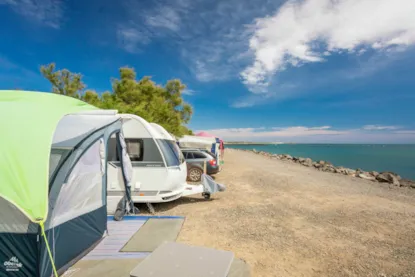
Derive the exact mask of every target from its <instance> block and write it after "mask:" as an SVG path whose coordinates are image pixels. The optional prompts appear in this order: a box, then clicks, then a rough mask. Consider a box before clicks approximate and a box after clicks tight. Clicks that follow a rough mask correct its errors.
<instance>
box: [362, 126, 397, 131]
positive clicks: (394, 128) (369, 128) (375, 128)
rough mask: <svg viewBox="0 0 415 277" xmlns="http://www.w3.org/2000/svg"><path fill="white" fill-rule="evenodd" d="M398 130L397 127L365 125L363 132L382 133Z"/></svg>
mask: <svg viewBox="0 0 415 277" xmlns="http://www.w3.org/2000/svg"><path fill="white" fill-rule="evenodd" d="M396 129H399V127H398V126H382V125H365V126H363V130H368V131H383V130H396Z"/></svg>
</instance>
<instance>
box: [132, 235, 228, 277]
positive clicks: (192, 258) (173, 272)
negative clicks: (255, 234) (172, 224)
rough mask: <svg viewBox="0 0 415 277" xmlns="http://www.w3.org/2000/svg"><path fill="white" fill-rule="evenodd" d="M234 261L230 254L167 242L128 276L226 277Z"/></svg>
mask: <svg viewBox="0 0 415 277" xmlns="http://www.w3.org/2000/svg"><path fill="white" fill-rule="evenodd" d="M233 258H234V254H233V253H232V252H230V251H224V250H216V249H213V248H207V247H201V246H192V245H187V244H183V243H177V242H166V243H163V244H162V245H160V247H158V248H157V249H156V250H155V251H154V252H153V253H151V254H150V255H149V256H148V257H147V258H145V260H143V261H141V262H140V263H139V264H138V265H137V267H135V268H134V269H133V270H132V271H131V274H130V275H131V277H165V276H170V277H183V276H189V277H190V276H192V277H193V276H194V277H226V276H228V273H229V269H230V268H231V264H232V261H233ZM160 265H163V266H160Z"/></svg>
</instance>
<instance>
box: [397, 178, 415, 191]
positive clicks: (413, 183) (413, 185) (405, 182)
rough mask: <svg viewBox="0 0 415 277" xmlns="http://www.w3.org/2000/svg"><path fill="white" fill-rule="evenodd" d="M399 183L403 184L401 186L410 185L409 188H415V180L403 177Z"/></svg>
mask: <svg viewBox="0 0 415 277" xmlns="http://www.w3.org/2000/svg"><path fill="white" fill-rule="evenodd" d="M399 183H400V184H401V187H408V188H413V189H415V181H411V180H408V179H401V180H400V181H399Z"/></svg>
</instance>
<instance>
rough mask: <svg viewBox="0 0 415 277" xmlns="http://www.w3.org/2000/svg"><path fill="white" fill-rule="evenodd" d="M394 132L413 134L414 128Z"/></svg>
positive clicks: (414, 132) (414, 133)
mask: <svg viewBox="0 0 415 277" xmlns="http://www.w3.org/2000/svg"><path fill="white" fill-rule="evenodd" d="M394 133H395V134H407V135H415V130H401V131H395V132H394Z"/></svg>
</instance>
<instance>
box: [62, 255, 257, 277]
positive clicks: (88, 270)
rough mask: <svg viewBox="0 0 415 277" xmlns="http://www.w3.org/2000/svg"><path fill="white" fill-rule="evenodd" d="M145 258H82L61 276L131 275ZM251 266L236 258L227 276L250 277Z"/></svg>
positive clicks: (123, 276)
mask: <svg viewBox="0 0 415 277" xmlns="http://www.w3.org/2000/svg"><path fill="white" fill-rule="evenodd" d="M142 260H143V259H123V260H108V259H106V260H82V261H79V262H78V263H76V264H75V265H74V266H72V267H71V268H70V269H69V270H67V271H66V272H65V274H63V275H62V276H61V277H96V276H105V277H130V272H131V271H132V270H133V269H134V268H135V267H136V266H137V265H138V264H139V263H140V262H141V261H142ZM250 276H251V275H250V270H249V266H248V265H247V264H246V263H245V262H243V261H242V260H240V259H237V258H234V259H233V262H232V265H231V269H230V270H229V274H228V276H227V277H250Z"/></svg>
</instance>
